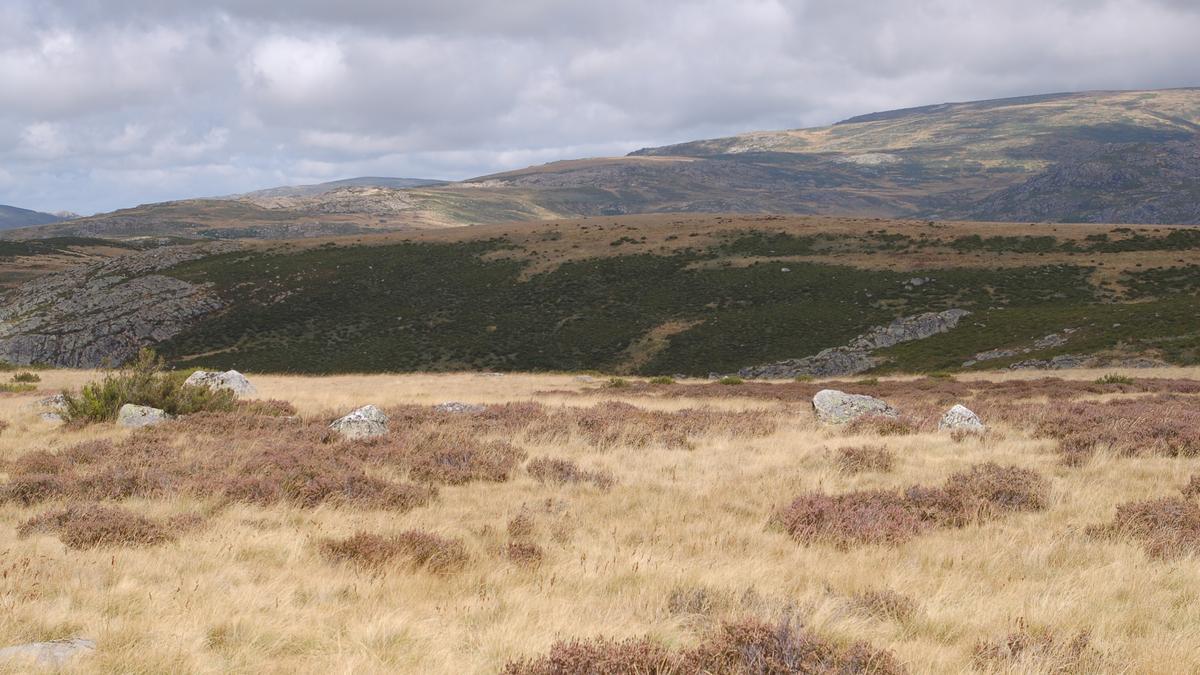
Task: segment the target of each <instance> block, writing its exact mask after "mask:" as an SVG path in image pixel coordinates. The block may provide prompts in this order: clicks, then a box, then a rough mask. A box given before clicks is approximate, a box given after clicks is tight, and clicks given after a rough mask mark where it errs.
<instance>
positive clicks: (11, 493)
mask: <svg viewBox="0 0 1200 675" xmlns="http://www.w3.org/2000/svg"><path fill="white" fill-rule="evenodd" d="M66 491H67V482H66V481H65V480H63V479H62V477H60V476H56V475H54V474H50V473H22V474H17V475H15V476H13V477H12V478H10V479H9V481H8V482H7V483H5V484H4V485H0V502H16V503H17V504H20V505H22V506H30V505H32V504H38V503H40V502H43V501H46V500H48V499H55V498H57V497H61V496H62V495H63V494H64V493H66Z"/></svg>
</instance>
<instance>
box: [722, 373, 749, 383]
mask: <svg viewBox="0 0 1200 675" xmlns="http://www.w3.org/2000/svg"><path fill="white" fill-rule="evenodd" d="M717 382H720V383H721V384H724V385H739V384H746V381H745V380H743V379H742V378H740V377H738V376H737V375H726V376H725V377H722V378H721V379H719V380H717Z"/></svg>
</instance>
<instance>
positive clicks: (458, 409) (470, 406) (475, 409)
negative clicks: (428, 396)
mask: <svg viewBox="0 0 1200 675" xmlns="http://www.w3.org/2000/svg"><path fill="white" fill-rule="evenodd" d="M433 409H434V410H436V411H437V412H442V413H451V414H454V415H462V414H467V413H481V412H484V411H485V410H487V406H485V405H479V404H477V403H463V402H461V401H447V402H446V403H439V404H437V405H435V406H433Z"/></svg>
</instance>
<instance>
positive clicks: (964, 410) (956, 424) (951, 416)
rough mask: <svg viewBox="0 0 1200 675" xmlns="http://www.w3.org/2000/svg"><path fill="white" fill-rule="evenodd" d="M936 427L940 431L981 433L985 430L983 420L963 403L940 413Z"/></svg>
mask: <svg viewBox="0 0 1200 675" xmlns="http://www.w3.org/2000/svg"><path fill="white" fill-rule="evenodd" d="M938 429H939V430H941V431H966V432H971V433H983V432H984V431H987V427H986V426H984V424H983V420H981V419H979V415H976V414H975V413H974V412H972V411H971V409H970V408H968V407H966V406H965V405H961V404H959V405H956V406H954V407H953V408H951V409H949V410H947V411H946V414H945V415H942V419H941V420H940V421H939V422H938Z"/></svg>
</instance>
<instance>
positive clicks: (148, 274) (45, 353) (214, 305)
mask: <svg viewBox="0 0 1200 675" xmlns="http://www.w3.org/2000/svg"><path fill="white" fill-rule="evenodd" d="M229 248H231V246H230V245H219V244H213V245H206V246H169V247H164V248H157V249H152V250H149V251H141V252H137V253H131V254H129V255H123V256H119V257H116V258H112V259H109V260H106V261H104V262H101V263H95V264H91V265H84V266H81V267H77V268H73V269H70V270H67V271H65V272H59V273H56V274H50V275H46V276H44V277H39V278H38V279H35V280H33V281H30V282H28V283H26V284H24V285H23V286H20V287H19V288H16V289H14V290H13V291H11V292H9V293H8V294H7V295H6V296H5V297H4V299H3V303H2V304H0V359H3V360H5V361H9V362H10V363H16V364H22V365H26V364H31V363H47V364H51V365H55V366H64V367H72V368H92V367H96V366H100V365H103V364H104V363H106V362H108V363H110V364H112V365H118V364H120V363H123V362H125V361H127V360H128V359H130V358H132V357H133V356H135V355H136V354H137V352H138V350H139V349H141V348H142V347H145V346H148V345H151V344H154V343H157V342H162V341H163V340H166V339H168V338H171V337H173V336H175V335H177V334H178V333H180V332H182V331H183V330H184V329H185V328H187V327H189V326H191V325H193V324H194V323H195V322H196V321H198V320H199V319H200V318H202V317H203V316H205V315H206V314H209V313H210V312H213V311H216V310H217V309H220V308H221V301H220V300H219V299H218V298H217V296H216V294H215V293H214V292H213V291H212V289H211V288H210V287H209V286H208V285H203V284H192V283H188V282H185V281H181V280H179V279H175V278H173V277H169V276H165V275H162V274H158V272H160V271H162V270H165V269H167V268H169V267H173V266H175V265H177V264H179V263H181V262H185V261H188V260H194V259H196V258H200V257H202V256H205V255H210V254H212V253H216V252H220V251H221V250H227V249H229Z"/></svg>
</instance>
